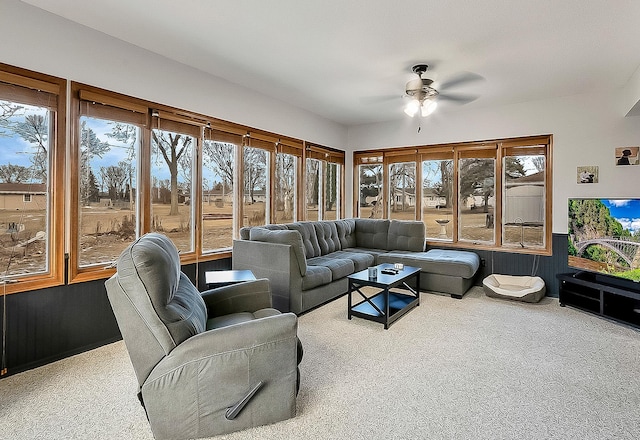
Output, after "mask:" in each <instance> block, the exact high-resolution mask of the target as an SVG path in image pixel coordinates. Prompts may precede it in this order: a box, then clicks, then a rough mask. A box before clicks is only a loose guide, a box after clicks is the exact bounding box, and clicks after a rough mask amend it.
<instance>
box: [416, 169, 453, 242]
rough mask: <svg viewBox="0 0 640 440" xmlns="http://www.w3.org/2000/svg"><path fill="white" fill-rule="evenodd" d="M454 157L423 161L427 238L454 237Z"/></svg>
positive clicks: (423, 213) (423, 206)
mask: <svg viewBox="0 0 640 440" xmlns="http://www.w3.org/2000/svg"><path fill="white" fill-rule="evenodd" d="M452 220H453V159H436V160H425V161H423V162H422V221H423V222H424V224H425V229H426V235H427V238H437V239H440V240H442V239H444V240H452V239H453V223H452Z"/></svg>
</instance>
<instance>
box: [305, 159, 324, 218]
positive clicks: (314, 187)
mask: <svg viewBox="0 0 640 440" xmlns="http://www.w3.org/2000/svg"><path fill="white" fill-rule="evenodd" d="M306 167H307V168H306V185H305V188H306V192H305V200H306V210H307V212H306V217H305V218H306V219H307V220H322V214H323V213H322V211H321V210H320V209H319V206H321V204H322V162H320V161H319V160H317V159H307V165H306Z"/></svg>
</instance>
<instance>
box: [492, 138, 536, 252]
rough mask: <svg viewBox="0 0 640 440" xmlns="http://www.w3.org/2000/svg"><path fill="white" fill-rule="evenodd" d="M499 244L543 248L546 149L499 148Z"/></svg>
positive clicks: (512, 145)
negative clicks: (500, 150) (501, 204)
mask: <svg viewBox="0 0 640 440" xmlns="http://www.w3.org/2000/svg"><path fill="white" fill-rule="evenodd" d="M503 151H504V154H503V158H502V160H503V163H502V173H503V182H504V185H503V193H502V203H503V207H502V213H503V214H502V215H503V221H502V228H503V230H502V243H503V245H504V246H505V247H510V246H515V247H516V248H517V247H521V248H544V247H545V240H546V231H545V218H546V205H547V200H546V194H547V188H546V178H545V169H546V168H547V166H546V165H547V162H546V154H545V151H546V148H545V146H544V145H527V144H526V143H525V145H517V144H510V145H509V144H507V145H505V147H504V148H503Z"/></svg>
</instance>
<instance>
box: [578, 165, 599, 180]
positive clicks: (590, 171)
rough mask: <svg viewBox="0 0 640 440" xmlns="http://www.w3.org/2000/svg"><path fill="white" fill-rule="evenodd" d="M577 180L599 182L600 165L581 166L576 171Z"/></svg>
mask: <svg viewBox="0 0 640 440" xmlns="http://www.w3.org/2000/svg"><path fill="white" fill-rule="evenodd" d="M576 177H577V182H578V183H580V184H583V183H598V166H596V165H587V166H580V167H578V168H577V171H576Z"/></svg>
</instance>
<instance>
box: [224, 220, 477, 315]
mask: <svg viewBox="0 0 640 440" xmlns="http://www.w3.org/2000/svg"><path fill="white" fill-rule="evenodd" d="M424 247H425V227H424V223H422V222H420V221H400V220H386V219H382V220H377V219H358V218H356V219H344V220H325V221H310V222H295V223H289V224H280V225H264V226H254V227H244V228H242V229H241V230H240V239H237V240H234V242H233V258H232V266H233V269H249V270H251V271H253V273H254V274H255V275H256V277H258V278H268V279H269V280H270V282H271V289H272V294H273V304H274V307H275V308H277V309H279V310H281V311H292V312H294V313H296V314H300V313H302V312H305V311H307V310H310V309H312V308H314V307H317V306H319V305H321V304H323V303H325V302H327V301H329V300H331V299H334V298H336V297H338V296H340V295H343V294H344V293H346V292H347V289H348V279H347V276H348V275H350V274H352V273H355V272H359V271H361V270H364V269H366V268H368V267H370V266H375V265H377V264H381V263H396V262H401V263H404V264H406V265H410V266H417V267H420V268H421V277H420V279H421V281H420V288H421V289H422V290H426V291H436V292H443V293H448V294H451V295H452V296H454V297H457V298H462V295H464V293H465V292H466V291H467V290H468V289H469V288H470V287H471V286H472V285H473V280H474V276H475V274H476V271H477V269H478V267H479V265H480V264H479V263H480V262H479V258H478V256H477V254H475V253H473V252H466V251H449V250H440V249H433V250H430V251H428V252H424Z"/></svg>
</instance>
